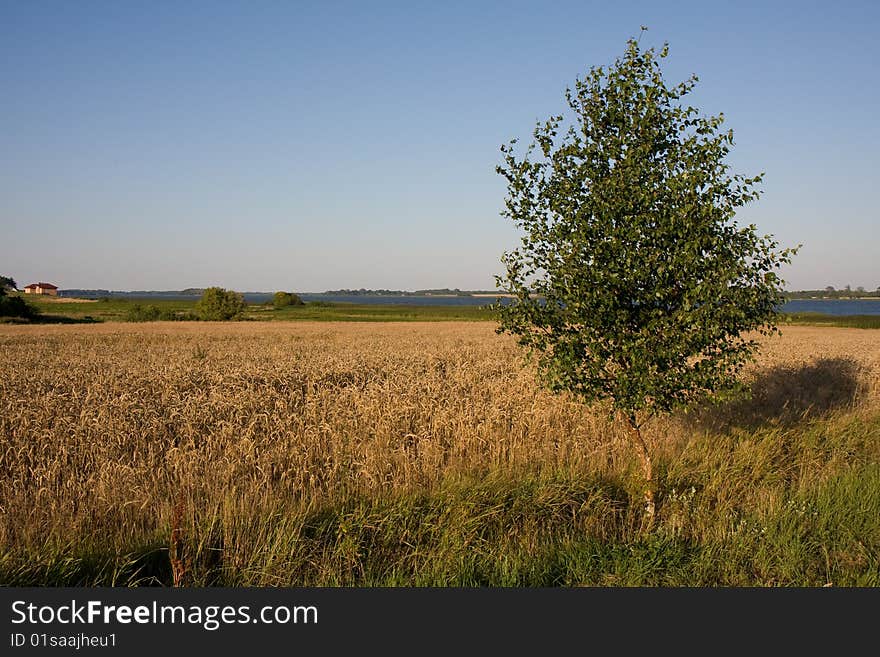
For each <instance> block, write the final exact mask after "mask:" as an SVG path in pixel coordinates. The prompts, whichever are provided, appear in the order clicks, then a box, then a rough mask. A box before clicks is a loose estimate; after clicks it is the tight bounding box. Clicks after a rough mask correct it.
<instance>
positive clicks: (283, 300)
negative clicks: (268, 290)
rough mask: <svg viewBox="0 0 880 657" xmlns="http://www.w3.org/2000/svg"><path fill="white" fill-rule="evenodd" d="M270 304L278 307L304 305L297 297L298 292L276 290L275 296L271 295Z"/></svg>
mask: <svg viewBox="0 0 880 657" xmlns="http://www.w3.org/2000/svg"><path fill="white" fill-rule="evenodd" d="M272 305H273V306H275V308H276V309H278V308H285V307H287V306H304V305H305V303H304V302H303V300H302V299H300V298H299V295H298V294H294V293H293V292H276V293H275V296H274V297H272Z"/></svg>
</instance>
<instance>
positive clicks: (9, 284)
mask: <svg viewBox="0 0 880 657" xmlns="http://www.w3.org/2000/svg"><path fill="white" fill-rule="evenodd" d="M16 289H18V285H16V284H15V279H13V278H12V277H11V276H0V296H3V295H4V294H6V292H7V290H16Z"/></svg>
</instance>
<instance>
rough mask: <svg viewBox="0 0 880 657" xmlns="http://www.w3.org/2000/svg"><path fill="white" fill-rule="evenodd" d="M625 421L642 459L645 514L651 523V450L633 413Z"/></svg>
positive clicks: (652, 500) (652, 488)
mask: <svg viewBox="0 0 880 657" xmlns="http://www.w3.org/2000/svg"><path fill="white" fill-rule="evenodd" d="M627 422H628V424H629V438H630V441H632V443H633V446H634V447H635V448H636V451H637V452H638V455H639V459H641V461H642V476H643V477H644V480H645V516H646V517H647V519H648V523H649V524H653V523H654V515H655V513H656V510H657V507H656V502H655V500H654V466H653V463H652V461H651V451H650V450H649V449H648V445H647V443H645V439H644V437H643V436H642V431H641V429H640V428H639V425H638V423H637V422H636V417H635V415H630V416H628V417H627Z"/></svg>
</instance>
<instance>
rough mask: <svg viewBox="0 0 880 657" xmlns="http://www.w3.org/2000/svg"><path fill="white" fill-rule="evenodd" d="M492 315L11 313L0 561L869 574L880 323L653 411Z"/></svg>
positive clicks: (240, 578) (790, 352)
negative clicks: (512, 336) (621, 426)
mask: <svg viewBox="0 0 880 657" xmlns="http://www.w3.org/2000/svg"><path fill="white" fill-rule="evenodd" d="M492 329H493V327H492V325H488V324H475V323H468V324H450V323H442V324H438V323H424V324H326V323H323V324H295V325H285V324H261V323H245V324H211V323H199V324H188V323H175V324H166V325H144V326H133V325H130V324H128V325H126V324H115V325H114V324H103V325H93V326H87V327H83V326H64V327H61V326H58V327H26V326H23V327H20V326H9V327H2V328H0V351H2V354H3V358H2V361H0V440H2V442H0V583H2V584H7V585H8V584H12V585H25V584H36V585H42V584H49V585H60V584H83V585H132V584H165V585H172V584H178V585H231V586H239V585H514V586H532V585H535V586H538V585H540V586H553V585H581V584H588V585H590V584H592V585H637V584H649V585H752V584H759V585H792V584H798V585H824V584H827V583H832V584H835V585H854V584H862V585H877V584H880V581H878V579H880V578H878V572H880V403H878V396H880V339H878V338H874V337H872V335H873V334H871V333H865V332H859V331H848V330H843V329H812V328H800V327H792V328H789V329H786V330H785V332H784V336H783V337H782V338H781V339H774V340H771V341H769V342H768V343H767V344H766V346H765V350H764V354H763V356H762V359H761V362H760V363H759V364H758V366H757V367H756V368H755V369H754V370H753V371H752V372H751V373H750V375H749V376H750V380H751V385H752V388H753V390H754V395H753V397H752V399H751V400H748V401H739V402H735V403H732V404H729V405H727V406H725V407H721V408H707V409H699V410H697V411H695V412H692V413H690V414H687V415H680V416H676V417H673V418H670V419H665V420H658V421H655V422H654V424H653V425H652V426H651V427H649V429H648V431H649V434H650V436H651V437H652V438H653V440H654V441H655V443H656V448H657V451H658V461H659V470H660V481H661V486H662V495H661V498H660V508H659V519H658V522H657V523H656V526H655V527H654V528H653V529H652V530H650V531H646V530H645V529H644V527H643V523H642V518H641V510H640V506H641V505H640V503H639V499H640V483H639V481H638V468H637V464H636V463H635V462H634V461H633V460H632V458H631V455H630V453H629V451H628V448H627V443H626V438H625V436H624V435H623V434H622V433H620V432H618V429H617V428H616V427H614V426H612V425H610V424H609V423H608V421H607V415H606V413H605V412H604V411H603V410H602V409H598V408H586V407H584V406H583V405H581V404H579V403H577V402H576V401H575V400H573V399H571V398H568V397H566V396H552V395H550V394H548V393H546V392H544V391H542V390H540V389H539V388H538V387H537V386H536V385H535V382H534V378H533V373H532V372H531V371H530V370H529V369H528V368H527V367H523V366H522V363H521V360H520V355H519V353H518V352H517V350H516V348H515V346H514V345H513V344H512V342H511V341H509V340H508V339H506V338H504V337H499V336H496V335H495V334H494V332H493V330H492Z"/></svg>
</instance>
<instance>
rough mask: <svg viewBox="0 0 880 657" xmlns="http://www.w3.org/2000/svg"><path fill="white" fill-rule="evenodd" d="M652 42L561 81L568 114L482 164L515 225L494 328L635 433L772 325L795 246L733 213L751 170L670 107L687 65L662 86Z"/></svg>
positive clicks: (693, 396)
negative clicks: (501, 187)
mask: <svg viewBox="0 0 880 657" xmlns="http://www.w3.org/2000/svg"><path fill="white" fill-rule="evenodd" d="M667 53H668V46H665V45H664V47H663V48H662V49H661V50H660V51H659V52H658V51H656V50H655V49H653V48H651V49H641V48H640V46H639V43H638V41H636V40H635V39H630V40H629V41H628V42H627V48H626V51H625V53H624V55H623V56H622V57H620V58H618V59H617V60H616V61H615V62H614V64H613V65H611V66H609V67H593V68H591V69H590V70H589V72H588V73H587V74H586V76H585V77H584V78H583V79H577V80H576V82H575V85H574V89H573V90H571V89H568V90H567V91H566V95H565V97H566V101H567V105H568V108H569V110H570V111H571V115H572V116H571V118H569V119H566V117H565V116H563V115H558V116H552V117H551V118H549V119H548V120H547V121H544V122H539V123H538V125H537V127H536V128H535V130H534V141H533V142H532V143H531V145H530V146H529V147H528V148H527V150H526V151H525V152H524V153H523V154H518V153H517V148H516V146H515V144H516V140H513V141H512V142H510V144H508V145H505V146H502V149H501V150H502V154H503V164H502V165H501V166H499V167H498V168H497V171H498V173H500V174H501V175H502V176H504V178H505V179H506V180H507V197H506V201H505V210H504V211H503V212H502V214H503V215H504V216H506V217H508V218H510V219H511V220H512V221H514V222H515V223H516V225H517V226H518V227H519V228H520V229H522V231H523V236H522V243H521V246H520V247H519V248H517V249H515V250H513V251H512V252H509V253H505V254H504V256H503V257H502V260H503V263H504V265H505V270H506V271H505V273H504V274H503V275H502V276H499V277H498V278H497V284H498V286H499V288H501V289H503V290H505V291H507V292H510V293H512V294H513V296H514V297H515V299H514V300H513V302H512V303H509V304H500V305H499V306H497V308H498V310H499V313H500V326H499V329H498V330H499V332H509V333H511V334H513V335H515V336H516V338H517V339H518V342H519V343H520V344H521V345H522V346H524V347H526V348H527V349H528V350H529V351H530V352H531V353H532V354H533V355H535V356H536V357H537V363H538V366H539V370H540V372H541V374H542V376H543V378H544V380H545V381H546V383H547V384H548V385H549V387H550V388H551V389H553V390H557V391H558V390H567V391H570V392H571V393H574V394H575V395H577V396H578V397H580V398H581V399H583V400H585V401H594V400H607V401H609V402H610V403H611V406H612V408H613V409H614V410H616V411H618V412H620V413H622V414H623V416H624V417H626V418H627V420H628V421H629V424H630V425H631V427H632V429H633V430H634V431H636V432H637V433H638V429H639V426H640V425H641V424H642V423H643V422H644V420H645V419H646V418H648V417H650V416H651V415H653V414H655V413H658V412H668V411H670V410H672V409H673V408H675V407H677V406H680V405H684V404H688V403H690V402H693V401H695V400H697V399H700V398H704V397H706V396H714V395H717V394H718V393H720V392H721V391H723V390H726V389H728V388H730V387H731V386H732V385H734V383H735V381H736V375H737V373H738V372H739V371H740V369H741V368H742V366H743V365H744V364H745V363H746V362H747V361H748V360H749V359H750V358H751V357H752V355H753V354H754V352H755V350H756V348H757V342H756V340H755V339H754V337H753V336H754V334H751V335H749V332H750V331H757V332H759V333H769V332H772V331H774V330H775V319H776V308H777V306H778V305H779V304H781V303H782V301H783V296H782V292H783V290H782V285H783V281H782V280H781V279H780V278H779V277H778V275H777V273H776V270H778V269H779V268H780V267H781V266H782V265H783V264H785V263H788V262H790V258H791V256H792V255H793V253H794V251H793V250H791V249H785V250H780V249H779V248H778V243H777V242H776V241H775V240H774V239H773V237H772V236H769V235H768V236H759V235H758V233H757V229H756V227H755V226H754V225H747V226H740V225H739V224H738V223H737V222H736V221H735V214H736V211H737V209H738V208H740V207H742V206H743V205H745V204H746V203H749V202H751V201H754V200H755V199H757V198H758V195H759V192H758V191H757V190H756V186H757V184H758V183H759V182H760V181H761V176H760V175H757V176H753V177H746V176H742V175H737V174H733V173H731V171H730V167H729V165H728V164H726V163H725V158H726V156H727V155H728V153H729V152H730V149H731V147H732V145H733V132H732V131H731V130H722V123H723V115H718V116H704V115H701V114H700V112H699V111H698V110H697V109H696V108H694V107H691V106H689V105H686V104H685V103H684V102H683V99H684V97H685V96H687V94H689V93H690V92H691V91H692V90H693V88H694V86H695V84H696V82H697V78H696V76H692V77H691V78H689V79H688V80H685V81H684V82H681V83H679V84H675V85H673V86H669V85H667V83H666V82H665V80H664V78H663V75H662V71H661V67H660V64H661V61H662V60H663V59H664V58H665V57H666V56H667ZM638 440H639V441H641V435H640V434H639V435H638ZM641 449H642V451H643V452H645V455H646V454H647V452H646V451H645V446H644V444H642V446H641ZM649 469H650V468H648V470H649ZM648 476H650V473H649V472H648Z"/></svg>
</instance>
